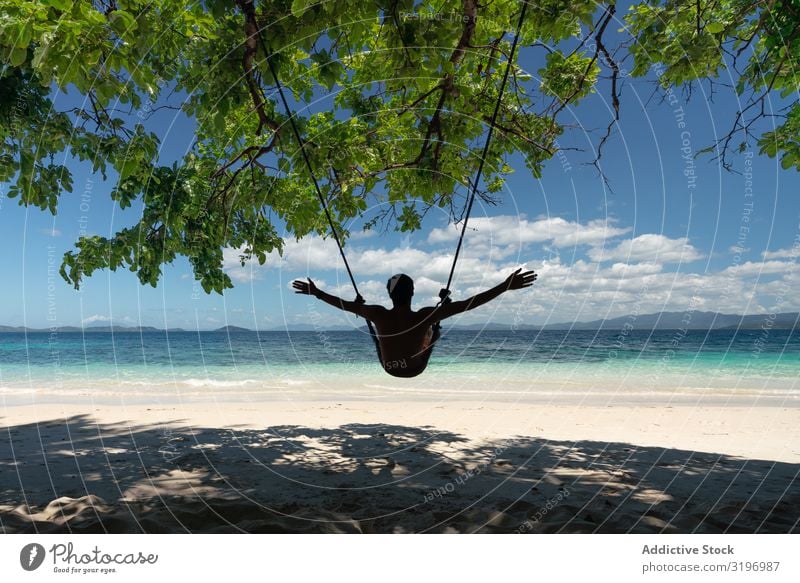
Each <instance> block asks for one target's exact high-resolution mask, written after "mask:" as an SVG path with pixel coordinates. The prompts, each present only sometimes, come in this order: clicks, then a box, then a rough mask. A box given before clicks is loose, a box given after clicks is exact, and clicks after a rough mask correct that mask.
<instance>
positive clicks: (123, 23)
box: [108, 10, 136, 35]
mask: <svg viewBox="0 0 800 583" xmlns="http://www.w3.org/2000/svg"><path fill="white" fill-rule="evenodd" d="M108 20H109V23H110V24H111V28H112V29H113V30H114V32H116V33H117V34H119V35H129V34H131V33H132V32H134V31H135V30H136V19H135V18H134V17H133V15H132V14H131V13H130V12H125V11H124V10H114V11H113V12H112V13H111V14H110V15H109V17H108Z"/></svg>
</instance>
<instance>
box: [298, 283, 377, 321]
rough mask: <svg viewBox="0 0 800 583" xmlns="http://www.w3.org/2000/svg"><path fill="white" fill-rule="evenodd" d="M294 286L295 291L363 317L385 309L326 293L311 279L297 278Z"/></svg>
mask: <svg viewBox="0 0 800 583" xmlns="http://www.w3.org/2000/svg"><path fill="white" fill-rule="evenodd" d="M292 287H293V288H294V292H295V293H297V294H305V295H309V296H314V297H315V298H317V299H320V300H322V301H323V302H325V303H326V304H330V305H331V306H333V307H334V308H339V309H340V310H344V311H345V312H352V313H353V314H356V315H358V316H361V317H362V318H366V319H367V320H372V319H374V318H375V317H376V316H377V314H378V312H379V311H381V310H384V309H385V308H384V307H383V306H368V305H366V304H364V303H361V302H351V301H348V300H343V299H342V298H339V297H336V296H334V295H332V294H329V293H326V292H324V291H322V290H321V289H318V288H317V286H316V285H314V282H313V281H311V280H310V279H309V280H308V281H307V282H306V281H302V280H300V279H297V280H295V281H294V282H292Z"/></svg>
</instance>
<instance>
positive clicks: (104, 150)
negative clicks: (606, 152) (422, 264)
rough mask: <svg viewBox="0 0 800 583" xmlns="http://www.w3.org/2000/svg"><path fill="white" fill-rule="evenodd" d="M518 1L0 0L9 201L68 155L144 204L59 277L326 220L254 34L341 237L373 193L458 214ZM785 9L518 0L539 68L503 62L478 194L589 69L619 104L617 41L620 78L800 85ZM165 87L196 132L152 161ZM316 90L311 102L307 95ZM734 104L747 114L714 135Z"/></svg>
mask: <svg viewBox="0 0 800 583" xmlns="http://www.w3.org/2000/svg"><path fill="white" fill-rule="evenodd" d="M520 9H521V3H520V2H519V1H518V0H493V1H491V2H486V3H483V4H480V3H478V2H477V0H444V1H442V0H438V1H436V2H433V1H431V0H422V1H419V0H417V1H415V0H369V1H366V0H328V1H322V2H315V1H314V0H259V1H255V0H203V1H195V2H190V3H186V2H185V1H178V0H156V1H153V0H36V1H28V0H0V62H2V70H0V138H2V139H1V140H0V181H4V182H9V183H11V186H10V188H9V196H11V197H18V198H19V200H20V203H21V204H25V205H33V206H37V207H40V208H42V209H48V210H49V211H50V212H52V213H56V212H57V209H58V203H59V198H60V196H62V194H63V193H65V192H67V193H68V192H71V191H72V175H71V172H70V168H69V163H68V162H69V160H70V159H71V158H76V159H79V160H81V161H84V162H88V163H90V164H91V165H92V168H93V170H94V171H95V172H98V173H100V174H101V175H102V176H103V178H106V177H107V176H108V173H109V171H110V170H113V173H114V177H115V179H116V183H115V185H114V187H113V189H112V191H111V196H112V198H113V199H114V200H115V201H116V202H117V203H118V204H119V206H120V207H121V208H127V207H129V206H131V205H132V204H134V203H135V202H136V203H138V204H141V205H142V208H143V211H142V214H141V217H140V219H139V220H138V222H137V223H135V224H134V225H132V226H130V227H129V228H126V229H123V230H121V231H120V232H118V233H116V235H115V236H113V237H110V238H109V237H101V236H86V237H82V238H81V239H80V240H79V241H77V243H76V249H75V251H72V252H69V253H67V254H66V255H65V257H64V262H63V265H62V275H63V276H64V278H65V279H67V280H68V281H69V282H71V283H73V284H74V285H76V286H77V285H79V283H80V282H81V280H82V278H83V277H84V276H88V275H91V273H92V272H93V271H94V270H96V269H99V268H111V269H117V268H121V267H125V268H128V269H130V270H131V271H134V272H136V273H137V275H138V277H139V278H140V280H141V281H142V282H143V283H150V284H152V285H155V284H156V283H157V281H158V279H159V277H160V275H161V268H162V265H163V264H164V263H169V262H171V261H173V260H174V259H175V258H176V257H177V256H185V257H187V258H188V259H189V261H190V262H191V264H192V266H193V269H194V273H195V276H196V278H197V279H198V280H199V281H200V282H201V283H202V285H203V287H204V288H205V289H206V291H211V290H215V291H222V290H223V289H224V288H226V287H230V286H231V281H230V279H229V278H228V276H227V275H226V274H225V273H224V271H223V269H222V256H223V250H224V249H225V248H235V249H239V250H240V251H241V257H242V261H245V260H249V259H256V260H258V261H259V262H262V263H263V262H264V261H265V260H266V258H267V254H268V253H269V252H271V251H273V250H278V251H280V250H281V248H282V244H283V239H282V237H281V235H280V233H279V231H278V228H277V225H279V224H280V225H285V226H286V228H287V229H288V231H289V232H290V233H291V234H293V235H294V236H295V237H303V236H305V235H307V234H309V233H315V232H316V233H321V234H324V233H326V232H327V223H326V222H325V218H324V215H323V213H322V210H321V208H320V205H319V202H318V200H317V198H316V194H315V191H314V189H313V185H312V182H311V180H310V177H309V175H308V173H307V171H306V168H305V166H304V162H303V159H302V156H300V155H299V152H298V146H297V143H296V142H295V140H294V138H293V135H292V133H291V130H290V129H289V126H288V125H287V123H286V122H287V118H286V115H285V114H284V113H283V112H282V110H281V108H280V107H279V103H278V101H277V99H276V95H275V92H274V90H275V80H274V79H273V78H272V77H271V75H270V73H269V69H268V67H267V66H266V57H267V56H268V55H265V54H264V52H263V50H262V45H261V43H260V38H259V35H261V36H262V37H263V41H264V46H266V47H267V51H269V52H270V53H271V54H270V55H269V57H270V58H271V59H272V63H273V64H274V66H275V67H276V69H277V71H278V76H279V78H280V80H281V82H282V83H283V84H284V85H285V86H286V87H287V88H288V90H289V91H290V93H291V95H292V97H293V100H294V102H295V103H296V104H297V109H298V114H297V117H296V120H297V122H298V125H299V127H300V131H301V133H302V135H303V138H304V139H305V141H306V142H307V152H308V154H309V157H310V160H311V163H312V166H313V168H314V172H315V174H316V175H317V176H318V177H320V178H321V186H322V190H323V195H324V196H325V198H326V200H327V201H328V204H329V205H330V208H331V211H332V213H333V217H334V220H335V222H336V223H337V227H338V228H339V230H340V231H342V234H343V235H344V236H345V237H346V235H347V233H346V232H343V229H342V225H346V224H347V222H348V221H349V220H351V219H353V218H355V217H357V216H359V215H360V214H361V213H363V212H364V211H365V210H366V209H367V208H368V206H369V205H371V204H375V203H380V204H382V205H383V208H385V209H386V211H385V213H384V215H383V216H382V218H383V219H385V220H387V221H388V223H389V224H391V225H396V227H397V228H399V229H402V230H410V229H415V228H418V227H419V225H420V220H421V216H422V215H423V214H424V213H425V212H426V211H427V210H428V209H429V208H432V207H435V206H440V207H443V208H446V209H448V210H450V212H452V213H453V215H454V216H457V215H458V212H459V208H460V207H459V205H460V202H459V200H458V199H456V198H455V193H456V191H457V189H458V187H459V186H463V185H468V184H469V181H470V179H471V178H472V176H473V175H474V173H475V171H476V168H477V165H478V163H479V156H480V150H481V148H482V140H481V138H482V136H483V135H484V133H485V131H486V125H487V122H488V120H489V118H490V117H491V114H492V111H493V109H494V104H495V101H496V100H497V98H498V93H499V88H500V81H501V78H502V74H503V67H504V65H505V62H506V59H507V56H508V53H509V49H510V45H511V41H512V38H511V33H512V32H513V31H512V28H513V26H514V23H515V22H516V17H517V16H518V14H519V10H520ZM798 22H800V19H798V2H797V1H796V0H783V1H781V0H771V1H757V0H750V1H748V0H720V1H707V0H698V1H697V2H691V3H689V2H682V1H680V0H669V1H661V2H658V1H650V2H640V3H638V4H635V5H634V6H633V7H632V9H631V11H630V12H629V13H628V14H627V15H625V16H624V27H623V26H621V24H620V22H619V21H617V15H616V5H615V4H613V3H608V4H602V3H597V2H594V1H593V0H573V1H566V0H543V1H539V2H535V3H531V4H530V6H529V9H528V18H527V19H526V21H525V24H524V27H523V32H522V36H521V41H520V46H522V47H531V46H537V47H542V49H541V50H543V51H546V53H547V54H546V58H543V59H542V61H543V63H544V66H543V68H542V69H541V70H540V71H538V74H539V76H538V78H533V77H532V75H531V74H530V73H526V72H524V71H523V70H522V69H521V68H520V67H519V65H518V63H514V64H513V67H512V77H511V79H510V83H509V88H508V90H507V92H506V94H505V96H504V98H503V100H502V102H501V107H500V114H499V117H498V122H497V126H496V127H497V130H496V132H495V136H494V139H493V142H492V147H491V149H490V151H489V153H488V157H487V159H486V166H485V173H484V176H485V190H484V191H482V196H485V197H487V199H491V197H492V196H493V195H494V193H497V192H499V191H500V190H501V189H502V185H503V179H504V176H505V175H507V174H508V173H509V172H511V168H509V166H508V165H507V164H506V162H505V160H506V158H507V157H508V156H509V155H510V154H512V153H514V152H521V153H522V154H524V156H525V159H526V164H527V168H528V170H529V171H530V172H531V173H532V175H533V176H539V175H540V173H541V170H542V166H543V164H544V162H545V161H546V160H548V159H549V158H550V157H551V156H552V155H553V154H554V153H555V151H556V150H557V139H558V137H559V135H561V133H562V132H563V129H564V128H563V125H562V123H561V121H560V116H561V114H562V112H563V111H564V110H565V108H566V107H567V106H568V105H571V104H574V103H576V102H578V101H579V100H580V99H582V98H584V97H585V96H586V95H587V94H589V93H590V92H592V91H595V90H597V87H598V84H605V85H604V86H605V87H607V89H605V90H607V91H609V92H610V93H611V97H612V103H613V104H614V108H615V110H616V113H617V115H618V114H619V98H618V96H619V90H620V84H621V79H620V75H621V74H620V62H621V61H622V60H624V59H626V58H628V57H630V58H632V59H633V61H634V66H633V74H634V75H646V74H647V73H648V71H649V70H650V69H651V67H652V66H653V65H654V64H660V66H662V67H663V70H664V72H663V74H662V75H661V76H660V80H661V82H662V83H663V84H664V85H665V86H667V85H680V84H683V83H689V82H692V81H694V80H697V79H714V78H716V77H718V76H720V75H722V73H723V71H724V69H725V68H726V67H733V68H735V69H736V70H737V79H738V85H737V90H738V91H739V92H740V93H745V92H750V93H751V94H752V96H753V99H752V102H753V103H756V104H757V103H758V100H759V96H761V95H767V94H769V93H770V92H780V93H781V94H782V95H783V96H784V97H786V98H790V97H791V98H796V95H797V88H798V69H797V64H798V56H799V54H798V50H799V49H798V42H800V39H798ZM619 28H625V30H624V31H623V33H622V35H620V33H617V32H616V29H619ZM609 30H613V31H614V32H613V33H614V34H615V35H617V36H616V37H615V40H614V41H613V42H614V44H613V45H612V44H610V42H609V40H608V35H609V34H611V33H610V32H608V31H609ZM739 68H741V70H739ZM68 88H69V89H75V90H77V92H78V93H79V94H80V95H81V96H82V97H83V98H84V99H83V100H82V105H80V106H78V107H74V108H72V109H69V110H64V111H62V110H59V109H58V108H56V107H54V94H55V92H57V91H60V90H67V89H68ZM170 96H171V97H172V98H173V99H174V98H175V96H179V97H181V98H182V100H181V103H180V109H181V110H182V112H183V114H185V115H186V116H188V117H190V118H191V119H192V120H193V121H194V122H195V124H196V135H195V139H194V142H193V144H192V147H191V149H190V150H189V151H188V152H187V153H186V155H185V156H184V157H183V158H182V159H181V160H180V161H179V162H177V163H175V164H172V165H164V164H163V162H160V161H159V156H158V152H159V146H160V141H159V136H157V135H156V134H155V133H153V132H152V131H149V130H148V129H147V127H146V126H147V124H146V123H144V122H145V120H146V119H147V118H148V116H149V115H151V114H152V112H153V111H154V110H155V109H157V108H158V107H163V106H164V104H166V103H169V99H168V98H169V97H170ZM316 100H320V101H319V103H321V104H322V107H320V106H315V107H310V108H306V107H305V105H306V104H309V103H312V102H314V101H316ZM761 103H762V104H763V98H762V101H761ZM753 107H756V108H758V107H760V106H759V105H754V106H753ZM760 114H761V115H767V113H766V112H765V111H764V110H760ZM751 122H752V120H751V118H750V117H749V116H748V115H747V112H746V111H745V112H743V113H742V114H741V115H740V116H739V118H738V119H737V120H735V122H734V124H733V129H732V131H731V134H730V139H732V138H733V136H735V135H737V134H739V133H744V134H745V135H747V133H748V132H750V130H751V126H750V125H749V124H750V123H751ZM799 125H800V114H799V113H798V106H797V101H796V100H795V101H794V102H792V103H791V104H790V108H789V109H788V110H787V111H786V112H784V117H783V118H782V119H781V120H780V123H779V124H778V125H777V126H776V129H774V130H772V131H769V132H766V133H764V134H762V135H760V136H758V137H757V139H758V142H759V144H760V147H761V150H762V151H763V152H765V153H766V154H768V155H770V156H781V157H782V163H783V165H784V167H791V166H794V167H796V168H797V167H800V144H798V132H797V130H798V126H799ZM610 127H611V126H609V128H610ZM730 139H729V140H728V142H726V143H724V144H723V145H724V146H725V148H727V147H728V144H729V141H730Z"/></svg>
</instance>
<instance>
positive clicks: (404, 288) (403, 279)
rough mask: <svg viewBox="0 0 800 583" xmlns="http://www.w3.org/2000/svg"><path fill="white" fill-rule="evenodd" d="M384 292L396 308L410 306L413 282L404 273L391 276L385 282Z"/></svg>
mask: <svg viewBox="0 0 800 583" xmlns="http://www.w3.org/2000/svg"><path fill="white" fill-rule="evenodd" d="M386 291H388V292H389V297H390V298H392V302H394V305H396V306H402V305H405V304H409V305H410V304H411V296H413V295H414V280H413V279H411V278H410V277H408V276H407V275H406V274H405V273H399V274H397V275H393V276H392V277H390V278H389V281H387V282H386Z"/></svg>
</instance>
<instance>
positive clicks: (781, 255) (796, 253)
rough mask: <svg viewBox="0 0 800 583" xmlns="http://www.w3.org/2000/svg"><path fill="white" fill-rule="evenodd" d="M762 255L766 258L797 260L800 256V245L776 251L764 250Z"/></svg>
mask: <svg viewBox="0 0 800 583" xmlns="http://www.w3.org/2000/svg"><path fill="white" fill-rule="evenodd" d="M761 257H762V258H763V259H765V260H769V259H791V260H793V261H797V258H798V257H800V247H789V248H787V249H777V250H776V251H762V252H761Z"/></svg>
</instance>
